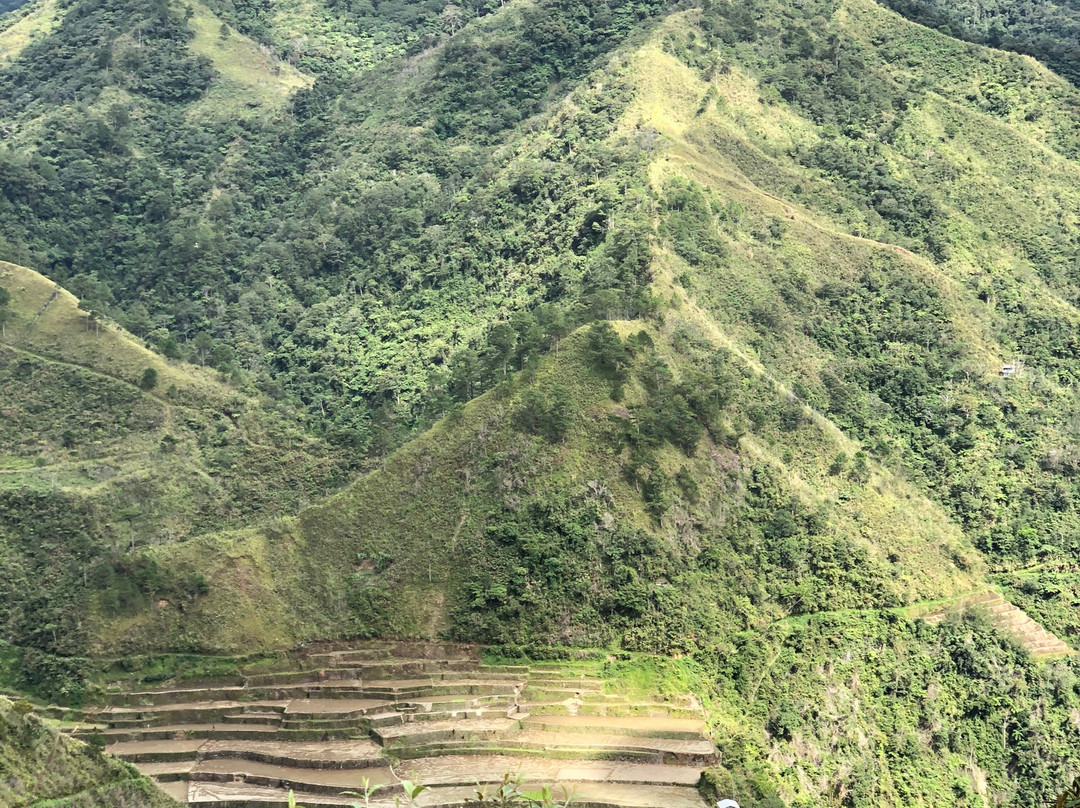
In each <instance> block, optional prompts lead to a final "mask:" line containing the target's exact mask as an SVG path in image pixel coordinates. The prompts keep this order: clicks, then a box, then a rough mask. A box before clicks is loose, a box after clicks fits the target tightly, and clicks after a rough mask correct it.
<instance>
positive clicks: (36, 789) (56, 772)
mask: <svg viewBox="0 0 1080 808" xmlns="http://www.w3.org/2000/svg"><path fill="white" fill-rule="evenodd" d="M0 803H2V804H3V805H5V806H8V808H34V807H35V806H46V805H48V806H50V808H116V807H117V806H121V805H123V806H126V807H127V808H178V806H179V803H177V802H175V801H173V800H172V799H170V798H169V797H167V796H166V795H165V794H163V793H162V792H161V791H159V790H158V789H157V788H156V787H155V786H154V785H153V784H151V782H150V781H149V780H148V779H146V778H145V777H143V776H141V775H140V774H139V772H138V771H136V769H135V768H134V767H133V766H131V765H130V764H127V763H122V762H121V761H119V760H116V759H115V758H110V757H107V756H105V755H103V754H102V753H101V751H100V750H99V749H94V748H93V747H90V746H88V745H87V744H85V743H83V742H82V741H77V740H74V739H72V738H69V737H67V736H65V735H63V734H61V733H60V732H59V730H58V729H57V728H56V727H55V726H52V725H51V724H50V723H49V722H47V721H44V720H42V719H41V718H39V717H38V716H36V715H34V713H33V711H32V708H31V707H30V705H29V704H27V702H15V703H12V702H11V701H10V700H9V699H6V698H4V697H3V696H0Z"/></svg>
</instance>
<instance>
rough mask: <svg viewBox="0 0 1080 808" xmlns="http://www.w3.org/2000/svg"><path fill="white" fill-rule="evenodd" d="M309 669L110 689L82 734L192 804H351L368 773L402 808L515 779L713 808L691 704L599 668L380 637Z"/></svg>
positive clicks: (596, 800)
mask: <svg viewBox="0 0 1080 808" xmlns="http://www.w3.org/2000/svg"><path fill="white" fill-rule="evenodd" d="M299 661H300V663H301V664H300V669H298V670H282V671H278V672H274V673H258V674H250V675H243V674H241V675H239V676H237V677H236V678H235V679H234V680H230V681H214V682H201V683H198V684H185V685H183V686H178V687H174V688H163V689H147V690H119V689H117V690H115V691H113V692H110V694H109V706H107V707H103V708H99V709H96V710H91V711H88V713H87V715H86V721H88V722H91V723H89V724H88V725H86V726H84V727H83V728H82V729H80V730H79V733H80V734H87V735H89V734H100V735H102V736H103V737H104V738H105V741H106V745H107V750H108V751H109V752H111V753H113V754H115V755H118V756H119V757H122V758H125V759H127V760H129V761H131V762H133V763H134V764H135V765H136V766H138V767H139V769H141V770H142V771H143V772H145V773H146V774H147V775H149V776H151V777H152V778H154V780H155V781H157V782H158V783H159V784H160V785H161V787H162V789H164V790H165V791H167V792H168V793H169V794H171V795H172V796H174V797H176V798H177V799H179V800H180V801H182V802H184V801H186V802H187V804H188V805H190V806H202V805H213V806H215V807H216V808H225V807H226V806H228V808H240V807H241V806H257V807H258V808H265V807H267V806H278V805H281V806H284V805H286V804H287V798H288V792H289V790H293V791H295V793H296V798H297V800H298V802H300V803H301V804H303V805H304V806H305V807H306V808H320V807H321V806H339V805H349V804H350V803H351V802H353V801H354V799H355V798H351V797H348V796H345V795H344V792H346V791H359V790H361V789H362V787H363V784H364V783H365V782H367V783H368V784H370V786H371V787H374V789H375V791H374V795H373V797H372V800H371V802H372V805H393V804H394V798H395V797H400V796H401V795H402V794H403V788H402V786H401V781H402V780H411V781H413V782H418V783H422V784H424V785H426V786H428V787H429V788H428V790H427V791H424V792H423V793H422V794H420V796H419V797H418V799H417V800H416V803H417V805H418V806H421V807H422V808H433V807H434V806H449V805H461V804H463V803H464V801H465V800H466V798H475V797H476V792H477V789H478V788H479V789H480V790H484V791H485V792H487V791H489V790H490V789H492V788H493V787H495V785H496V784H501V783H502V782H503V778H504V776H505V775H506V774H507V773H508V772H509V773H511V774H514V775H518V776H519V777H520V780H521V786H520V787H521V788H522V789H525V790H533V789H538V788H539V787H540V786H544V785H548V786H554V791H555V794H556V796H559V795H561V794H563V793H570V794H572V795H573V797H574V803H575V804H576V805H589V806H640V808H702V806H703V805H704V802H703V800H702V798H701V797H700V796H699V794H698V791H697V789H696V784H697V782H698V779H699V777H700V773H701V770H702V768H703V767H705V766H707V765H709V764H711V763H713V762H715V760H716V756H715V749H714V746H713V744H712V742H711V741H710V740H709V739H708V737H707V730H706V726H705V723H704V721H703V720H702V718H703V716H702V713H701V711H700V709H699V708H698V707H697V706H696V705H695V704H693V702H692V698H691V697H689V696H688V697H686V699H684V700H680V701H676V702H673V701H670V700H669V701H659V700H656V701H644V702H641V703H634V702H631V701H629V700H628V699H627V698H626V697H625V696H620V695H615V694H612V693H609V692H606V691H607V690H608V688H607V687H606V685H605V682H604V680H603V679H602V678H600V675H599V674H600V671H601V670H602V666H601V663H598V662H574V663H573V665H572V670H573V672H574V673H573V674H570V673H568V672H567V671H568V670H569V669H568V668H567V667H565V666H563V665H562V664H561V663H544V664H535V665H529V666H515V665H502V666H498V665H494V666H493V665H484V664H482V663H481V662H480V660H479V657H478V656H477V653H476V649H475V648H472V647H469V646H460V645H447V644H419V643H415V644H414V643H393V642H373V643H364V644H362V645H357V644H354V645H351V646H330V647H321V648H316V649H311V650H309V651H308V652H306V653H305V654H303V655H302V656H301V657H300V660H299Z"/></svg>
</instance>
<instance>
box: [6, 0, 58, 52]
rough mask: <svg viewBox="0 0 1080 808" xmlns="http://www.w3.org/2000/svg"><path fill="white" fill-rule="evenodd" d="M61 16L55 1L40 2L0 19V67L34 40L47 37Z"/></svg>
mask: <svg viewBox="0 0 1080 808" xmlns="http://www.w3.org/2000/svg"><path fill="white" fill-rule="evenodd" d="M62 16H63V14H62V9H60V7H59V4H58V3H57V2H56V0H41V2H38V3H29V4H27V5H26V6H23V7H22V8H21V9H20V10H18V11H12V12H11V13H10V14H9V15H7V16H5V17H4V18H3V19H0V65H2V64H3V63H4V62H10V61H11V60H12V59H14V58H15V57H16V56H18V55H19V53H20V52H21V51H22V50H23V48H25V47H26V46H27V45H29V44H30V43H31V42H33V41H34V40H35V39H38V38H39V37H43V36H48V35H49V33H50V32H51V31H52V30H53V29H54V28H55V27H56V26H57V24H58V23H59V22H60V18H61V17H62Z"/></svg>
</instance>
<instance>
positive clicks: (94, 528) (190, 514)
mask: <svg viewBox="0 0 1080 808" xmlns="http://www.w3.org/2000/svg"><path fill="white" fill-rule="evenodd" d="M0 287H3V288H4V289H6V290H8V294H9V296H10V301H9V302H8V303H7V305H5V306H4V307H3V310H4V311H5V313H6V316H5V322H4V324H3V330H4V336H3V338H2V339H0V359H2V361H0V384H2V385H3V389H4V394H5V395H4V399H3V409H2V412H3V419H2V420H0V563H2V564H3V569H4V572H5V574H4V581H3V583H2V584H0V587H2V592H3V596H2V597H0V604H2V605H0V624H2V625H3V626H4V639H6V640H8V641H10V642H14V643H16V644H18V645H20V646H25V647H26V648H27V649H28V651H27V653H28V654H29V655H30V656H29V657H28V658H27V662H28V664H29V665H30V667H33V664H34V663H35V660H36V661H37V662H40V663H41V664H46V663H45V662H44V661H42V659H44V658H41V659H39V657H38V656H35V655H40V654H45V655H46V656H47V655H48V654H65V655H78V654H81V653H84V652H85V651H86V650H87V648H88V646H87V639H88V638H87V635H86V632H85V628H84V627H83V620H84V617H83V615H84V612H85V611H86V609H87V608H89V606H90V603H91V602H94V603H96V604H97V605H98V607H99V608H102V609H104V610H105V613H109V614H113V615H115V616H120V615H123V614H126V613H127V612H129V611H132V610H136V611H137V610H138V609H140V608H143V607H145V606H146V605H147V604H149V603H150V602H153V601H157V600H159V599H172V600H175V601H176V602H177V603H178V604H179V605H180V606H181V608H182V607H183V606H184V604H186V603H188V602H190V601H191V600H192V599H195V598H198V597H199V596H200V595H201V594H202V593H203V592H204V591H205V587H206V584H205V580H204V579H203V577H202V576H201V574H200V573H199V571H198V569H196V568H192V569H189V570H186V571H183V572H179V571H178V572H176V573H175V574H174V575H170V576H164V575H163V574H162V573H161V571H160V570H158V569H157V568H155V567H154V565H153V564H152V563H151V562H149V561H148V560H146V559H144V558H143V557H141V556H140V555H139V552H140V551H141V550H142V549H143V548H146V547H149V546H152V545H159V544H162V543H175V542H184V541H187V540H188V539H190V538H191V537H193V536H196V535H199V534H200V533H205V532H208V531H217V530H220V529H221V528H222V527H224V526H227V525H230V524H232V525H238V524H245V523H248V522H250V521H251V520H253V519H258V518H268V517H272V516H277V515H280V514H283V513H290V512H293V511H295V510H296V509H298V508H300V507H301V506H303V505H304V504H306V503H307V502H309V501H310V500H312V499H315V498H317V497H319V496H320V495H322V494H325V493H326V492H327V491H328V490H330V489H332V488H333V487H335V486H337V485H340V484H341V483H343V482H344V481H345V480H346V479H348V475H349V472H350V467H351V460H350V458H349V457H348V455H347V454H346V453H345V452H342V451H341V450H332V449H329V448H328V447H327V446H326V445H325V444H322V443H320V442H319V441H317V440H315V439H313V438H311V437H309V436H307V435H305V434H304V432H303V430H302V429H301V428H300V427H298V426H297V425H296V423H295V421H294V419H293V418H292V417H291V415H290V414H289V413H287V412H276V411H274V410H273V409H267V408H264V407H263V406H262V405H261V404H260V402H259V400H258V399H257V398H256V397H254V396H253V395H252V393H251V391H248V392H247V393H244V392H242V391H241V390H239V389H237V388H235V387H230V386H228V385H226V384H224V383H223V382H222V381H221V380H220V379H219V376H220V374H218V373H216V372H212V371H209V370H204V369H202V368H199V367H193V366H190V365H185V364H182V363H178V362H171V361H168V360H166V359H164V358H163V357H162V356H160V355H159V354H156V353H154V352H152V351H150V350H147V349H146V348H145V347H143V346H142V345H140V344H139V343H138V342H137V341H135V340H134V339H133V338H132V337H131V335H129V334H126V333H124V332H123V331H121V330H120V329H118V328H117V327H116V326H114V325H112V324H109V323H102V322H101V321H100V320H96V319H94V318H93V317H92V316H91V315H90V314H88V313H87V312H86V311H84V310H82V309H80V308H79V307H78V306H77V302H76V300H75V299H74V298H73V297H72V296H71V294H70V293H68V292H67V291H65V290H63V289H61V288H59V287H57V286H56V285H55V284H53V283H51V282H49V281H47V280H46V279H45V278H44V277H42V276H41V275H39V274H37V273H36V272H33V271H31V270H28V269H24V268H22V267H18V266H15V265H13V264H5V263H0ZM69 695H70V694H69Z"/></svg>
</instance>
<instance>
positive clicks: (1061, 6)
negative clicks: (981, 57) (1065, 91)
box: [886, 0, 1080, 84]
mask: <svg viewBox="0 0 1080 808" xmlns="http://www.w3.org/2000/svg"><path fill="white" fill-rule="evenodd" d="M886 5H888V6H889V7H890V8H892V9H894V10H896V11H898V12H900V13H901V14H903V15H904V16H905V17H907V18H908V19H911V20H914V21H915V22H918V23H921V24H922V25H926V26H929V27H930V28H936V29H937V30H938V31H941V32H943V33H947V34H951V35H953V36H957V37H961V38H963V39H966V40H968V41H970V42H979V43H981V44H984V45H990V46H991V47H994V48H1002V49H1004V50H1011V51H1018V52H1020V53H1027V54H1030V55H1031V56H1034V57H1035V58H1036V59H1039V60H1041V61H1043V62H1045V63H1046V64H1047V65H1048V66H1049V67H1050V68H1052V69H1053V70H1056V71H1057V72H1058V73H1060V74H1061V75H1063V76H1064V77H1065V78H1067V79H1069V80H1070V81H1072V82H1073V83H1074V84H1076V83H1078V82H1080V8H1077V6H1076V3H1075V2H1064V3H1057V2H1051V1H1050V0H1039V2H1034V3H1022V4H1017V3H1009V2H1002V0H997V1H996V2H990V3H979V4H975V3H964V2H961V3H942V2H938V1H937V0H888V2H887V3H886Z"/></svg>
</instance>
